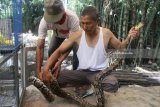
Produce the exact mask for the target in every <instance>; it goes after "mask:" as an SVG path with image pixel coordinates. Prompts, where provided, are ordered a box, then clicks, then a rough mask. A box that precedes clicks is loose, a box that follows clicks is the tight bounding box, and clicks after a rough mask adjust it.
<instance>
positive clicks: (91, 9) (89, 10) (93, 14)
mask: <svg viewBox="0 0 160 107" xmlns="http://www.w3.org/2000/svg"><path fill="white" fill-rule="evenodd" d="M85 15H87V16H89V17H90V18H91V19H93V20H94V21H96V20H97V19H98V18H99V13H98V11H97V9H96V7H95V6H87V7H85V8H84V9H83V11H82V13H81V16H85Z"/></svg>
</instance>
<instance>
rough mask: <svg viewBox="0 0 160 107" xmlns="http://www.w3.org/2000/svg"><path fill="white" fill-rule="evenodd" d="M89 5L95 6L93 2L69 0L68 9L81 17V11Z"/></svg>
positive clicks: (91, 0)
mask: <svg viewBox="0 0 160 107" xmlns="http://www.w3.org/2000/svg"><path fill="white" fill-rule="evenodd" d="M88 5H94V4H93V0H68V4H67V8H68V9H70V10H73V11H75V12H76V13H77V15H78V16H80V13H81V11H82V10H83V9H84V7H86V6H88Z"/></svg>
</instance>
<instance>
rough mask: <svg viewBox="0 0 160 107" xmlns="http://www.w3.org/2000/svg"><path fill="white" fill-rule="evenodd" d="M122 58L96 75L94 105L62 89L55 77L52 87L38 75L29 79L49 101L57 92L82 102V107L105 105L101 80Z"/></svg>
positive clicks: (52, 80)
mask: <svg viewBox="0 0 160 107" xmlns="http://www.w3.org/2000/svg"><path fill="white" fill-rule="evenodd" d="M121 60H122V59H116V60H115V61H114V62H113V63H112V64H111V65H110V66H109V67H108V68H106V69H105V70H103V71H101V72H99V73H98V74H97V75H96V77H95V81H94V84H93V86H94V89H95V94H96V96H97V105H92V104H90V103H88V102H87V101H85V100H84V99H83V98H81V97H79V96H76V95H74V94H71V93H69V92H66V91H64V90H62V89H61V88H60V87H59V85H58V82H57V80H56V79H55V78H54V77H52V79H51V83H50V89H49V88H48V87H47V86H46V85H45V84H44V83H43V82H42V81H41V80H39V79H38V78H36V77H33V76H31V77H30V78H29V81H30V82H31V83H32V84H33V85H34V86H35V87H37V88H38V89H39V90H40V91H41V92H42V94H43V95H44V96H45V98H46V99H47V100H48V101H53V99H54V95H53V94H55V95H57V96H59V97H63V98H66V99H71V100H74V101H76V102H77V103H78V104H80V105H81V106H82V107H104V106H105V103H106V102H105V98H104V93H103V88H102V85H101V82H102V80H103V79H104V78H105V77H106V76H108V75H109V74H110V73H111V72H112V71H113V70H114V69H115V68H116V67H117V66H118V65H119V63H120V61H121Z"/></svg>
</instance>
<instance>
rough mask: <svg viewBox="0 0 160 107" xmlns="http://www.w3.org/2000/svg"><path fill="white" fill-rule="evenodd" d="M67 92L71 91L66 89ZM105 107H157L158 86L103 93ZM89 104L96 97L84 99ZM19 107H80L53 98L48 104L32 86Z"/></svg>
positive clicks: (126, 88)
mask: <svg viewBox="0 0 160 107" xmlns="http://www.w3.org/2000/svg"><path fill="white" fill-rule="evenodd" d="M67 90H72V89H71V88H68V89H67ZM105 99H106V104H105V107H159V105H160V86H152V87H142V86H138V85H130V86H123V87H121V88H119V90H118V92H117V93H114V94H113V93H107V92H105ZM85 100H87V101H88V102H90V103H91V104H96V97H95V95H92V96H90V97H87V98H85ZM21 107H80V105H78V104H76V103H75V102H74V101H70V100H67V99H63V98H60V97H57V96H56V98H55V100H54V101H53V102H50V103H49V102H48V101H47V100H46V99H45V98H44V97H43V95H42V94H41V93H40V91H39V90H38V89H37V88H35V87H34V86H32V85H31V86H29V87H27V88H26V91H25V94H24V97H23V101H22V104H21Z"/></svg>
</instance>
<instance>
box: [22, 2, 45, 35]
mask: <svg viewBox="0 0 160 107" xmlns="http://www.w3.org/2000/svg"><path fill="white" fill-rule="evenodd" d="M22 16H23V32H26V31H28V30H29V29H31V30H32V31H33V32H37V27H38V25H39V22H40V20H41V18H42V16H43V0H30V1H28V0H26V1H25V2H24V3H23V8H22Z"/></svg>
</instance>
